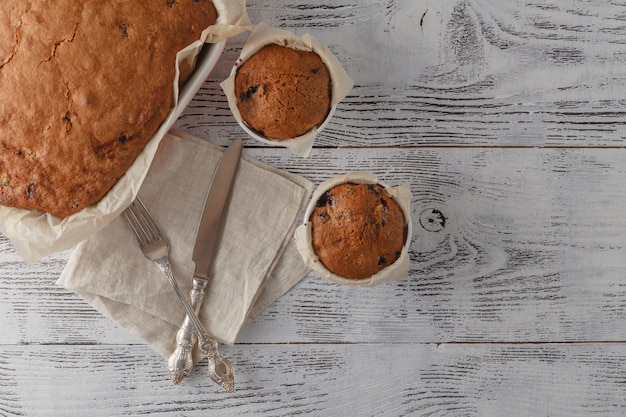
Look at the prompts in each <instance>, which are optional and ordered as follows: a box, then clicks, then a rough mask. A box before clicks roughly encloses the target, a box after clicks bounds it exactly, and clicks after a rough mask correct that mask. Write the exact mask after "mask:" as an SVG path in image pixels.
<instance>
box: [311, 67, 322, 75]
mask: <svg viewBox="0 0 626 417" xmlns="http://www.w3.org/2000/svg"><path fill="white" fill-rule="evenodd" d="M311 72H312V73H313V74H318V73H319V72H320V69H319V68H313V69H312V70H311Z"/></svg>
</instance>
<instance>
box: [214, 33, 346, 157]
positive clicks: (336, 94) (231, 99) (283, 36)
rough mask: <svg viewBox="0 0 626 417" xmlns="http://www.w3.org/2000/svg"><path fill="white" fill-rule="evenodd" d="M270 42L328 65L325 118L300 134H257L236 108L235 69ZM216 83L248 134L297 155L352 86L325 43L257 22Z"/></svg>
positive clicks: (303, 152)
mask: <svg viewBox="0 0 626 417" xmlns="http://www.w3.org/2000/svg"><path fill="white" fill-rule="evenodd" d="M272 43H275V44H278V45H282V46H287V47H290V48H293V49H298V50H304V51H313V52H315V53H317V54H318V55H319V56H320V58H322V61H323V62H324V64H326V67H328V71H329V72H330V77H331V80H332V97H331V103H330V104H331V109H330V111H329V113H328V116H326V119H325V120H324V122H323V123H322V124H321V125H320V126H318V127H316V128H313V129H311V130H310V131H308V132H307V133H305V134H304V135H302V136H298V137H297V138H293V139H286V140H271V139H267V138H266V137H264V136H262V135H259V134H258V133H256V132H255V131H254V130H252V129H250V127H249V126H248V125H247V124H246V122H244V121H243V118H242V117H241V113H240V112H239V109H238V108H237V97H236V95H235V74H236V72H237V68H238V67H239V66H240V65H241V64H243V63H244V62H245V61H246V60H247V59H248V58H250V57H251V56H252V55H254V53H256V52H257V51H258V50H259V49H261V48H263V47H264V46H265V45H269V44H272ZM220 85H221V86H222V89H223V90H224V93H226V97H227V98H228V105H229V106H230V109H231V111H232V113H233V116H234V117H235V119H236V120H237V122H238V123H239V125H241V127H242V128H243V129H244V130H245V131H246V132H247V133H248V134H249V135H250V136H252V137H253V138H255V139H257V140H259V141H261V142H263V143H267V144H269V145H279V146H284V147H286V148H289V149H291V150H292V151H293V153H295V154H296V155H298V156H302V157H307V156H309V153H310V152H311V148H312V147H313V142H314V140H315V136H316V135H317V134H318V133H319V132H320V131H321V130H322V129H323V128H324V127H325V126H326V125H327V124H328V121H329V120H330V119H331V117H332V116H333V114H334V112H335V108H336V106H337V104H338V103H339V102H340V101H341V100H343V99H344V97H345V96H346V95H347V94H348V93H349V92H350V90H351V89H352V87H353V86H354V82H353V81H352V79H351V78H350V76H349V75H348V74H347V73H346V71H345V69H344V68H343V66H342V65H341V62H339V60H338V59H337V57H336V56H335V55H333V53H332V52H331V51H330V49H328V47H327V46H326V45H322V44H321V43H320V42H319V41H318V40H317V39H315V38H314V37H313V36H311V35H309V34H308V33H307V34H305V35H303V36H300V37H298V36H296V35H295V34H293V33H291V32H289V31H286V30H282V29H276V28H273V27H271V26H268V25H267V24H266V23H263V22H261V23H259V24H258V25H257V26H256V27H255V28H254V31H253V32H252V33H251V34H250V36H249V37H248V39H247V40H246V43H245V45H244V46H243V47H242V48H241V53H240V55H239V58H238V59H237V61H236V62H235V65H234V66H233V69H232V71H231V73H230V76H229V77H228V78H227V79H226V80H224V81H223V82H222V83H221V84H220Z"/></svg>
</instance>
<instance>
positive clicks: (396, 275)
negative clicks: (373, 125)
mask: <svg viewBox="0 0 626 417" xmlns="http://www.w3.org/2000/svg"><path fill="white" fill-rule="evenodd" d="M346 182H353V183H359V184H361V183H365V184H380V185H382V186H383V187H384V188H385V190H386V191H387V193H389V195H391V196H392V197H393V198H394V199H395V200H396V201H397V202H398V204H399V205H400V208H401V209H402V211H403V213H404V219H405V221H406V224H407V228H408V230H407V237H406V242H405V243H404V246H403V248H402V252H401V254H400V257H399V258H398V259H397V260H396V261H395V262H394V263H393V264H391V265H389V266H388V267H386V268H384V269H382V270H381V271H379V272H378V273H376V274H375V275H372V276H371V277H369V278H365V279H360V280H354V279H348V278H345V277H342V276H340V275H337V274H334V273H332V272H330V271H329V270H328V269H326V267H325V266H324V264H322V262H321V261H320V260H319V258H318V257H317V255H316V254H315V251H314V250H313V246H312V244H311V222H309V217H310V216H311V213H312V212H313V209H315V204H316V203H317V200H319V198H320V197H321V196H322V194H324V193H325V192H326V191H328V190H329V189H331V188H333V187H334V186H336V185H339V184H344V183H346ZM412 234H413V227H412V222H411V188H410V186H409V184H402V185H400V186H397V187H391V186H389V185H387V184H385V183H384V182H382V181H379V180H378V179H377V178H376V176H375V175H374V174H372V173H369V172H362V171H357V172H349V173H347V174H344V175H340V176H338V177H335V178H332V179H330V180H327V181H324V182H323V183H321V184H320V185H319V186H318V187H317V189H316V190H315V191H314V193H313V195H312V196H311V201H310V202H309V205H308V206H307V209H306V212H305V214H304V223H303V224H302V225H300V226H299V227H298V228H297V229H296V231H295V233H294V236H295V240H296V248H297V249H298V252H300V255H301V256H302V259H303V260H304V262H305V264H307V265H308V267H309V268H311V269H312V270H313V271H315V272H317V273H318V274H319V275H321V276H322V277H323V278H325V279H327V280H329V281H332V282H335V283H338V284H346V285H354V286H360V287H371V286H375V285H379V284H382V283H384V282H388V281H394V280H402V279H407V277H408V271H409V266H410V257H409V245H410V244H411V236H412Z"/></svg>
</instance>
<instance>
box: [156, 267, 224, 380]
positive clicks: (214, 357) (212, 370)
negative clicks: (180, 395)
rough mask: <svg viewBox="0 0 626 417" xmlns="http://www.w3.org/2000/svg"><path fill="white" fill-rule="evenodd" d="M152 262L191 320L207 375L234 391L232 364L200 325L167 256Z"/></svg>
mask: <svg viewBox="0 0 626 417" xmlns="http://www.w3.org/2000/svg"><path fill="white" fill-rule="evenodd" d="M154 262H156V264H157V265H158V266H159V268H161V270H162V271H163V272H164V273H165V275H166V276H167V279H168V280H169V282H170V284H171V285H172V288H173V289H174V292H175V293H176V296H177V297H178V300H179V301H180V303H181V305H182V306H183V308H184V309H185V312H186V313H187V318H189V319H190V320H191V324H192V326H193V329H194V330H195V332H196V334H197V335H198V338H199V342H198V347H199V348H200V351H201V352H202V353H204V354H205V355H206V357H207V358H208V359H209V376H210V377H211V379H212V380H213V381H214V382H215V383H216V384H218V385H220V386H221V387H223V388H224V389H225V390H226V391H230V392H233V391H235V375H234V367H233V364H232V363H230V361H229V360H228V359H226V358H224V357H222V355H220V352H219V351H218V350H217V348H218V344H217V341H216V340H215V339H214V338H212V337H211V336H210V335H209V333H208V332H207V331H206V330H205V328H204V326H202V323H200V320H199V319H198V316H197V315H196V313H195V312H194V311H193V307H191V304H189V301H187V298H186V297H185V293H183V291H182V290H181V289H180V287H179V286H178V282H176V278H175V277H174V274H173V273H172V266H171V265H170V262H169V260H168V258H167V256H163V257H161V258H157V259H155V260H154Z"/></svg>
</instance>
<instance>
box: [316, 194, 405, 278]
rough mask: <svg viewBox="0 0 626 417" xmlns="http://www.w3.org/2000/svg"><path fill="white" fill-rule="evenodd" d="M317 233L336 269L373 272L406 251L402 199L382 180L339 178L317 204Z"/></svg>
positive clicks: (348, 273)
mask: <svg viewBox="0 0 626 417" xmlns="http://www.w3.org/2000/svg"><path fill="white" fill-rule="evenodd" d="M309 221H310V223H311V239H312V242H311V243H312V246H313V250H314V252H315V254H316V255H317V256H318V258H319V260H320V261H321V262H322V263H323V264H324V266H325V267H326V268H327V269H328V270H329V271H331V272H333V273H335V274H337V275H340V276H343V277H346V278H350V279H355V280H359V279H364V278H368V277H370V276H372V275H374V274H376V273H377V272H378V271H380V270H382V269H383V268H385V267H387V266H389V265H391V264H392V263H394V262H395V261H396V259H398V257H399V256H400V255H401V251H402V247H403V245H404V241H405V239H406V233H405V229H406V227H405V225H406V223H405V218H404V213H403V211H402V209H401V207H400V205H399V204H398V203H397V202H396V201H395V200H394V199H393V197H391V196H389V195H388V194H387V193H386V191H385V189H384V188H383V187H382V186H380V185H378V184H354V183H345V184H339V185H336V186H334V187H333V188H331V189H330V190H328V191H326V192H325V193H324V194H322V196H321V197H320V198H319V200H318V201H317V202H316V206H315V208H314V209H313V211H312V213H311V215H310V217H309Z"/></svg>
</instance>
